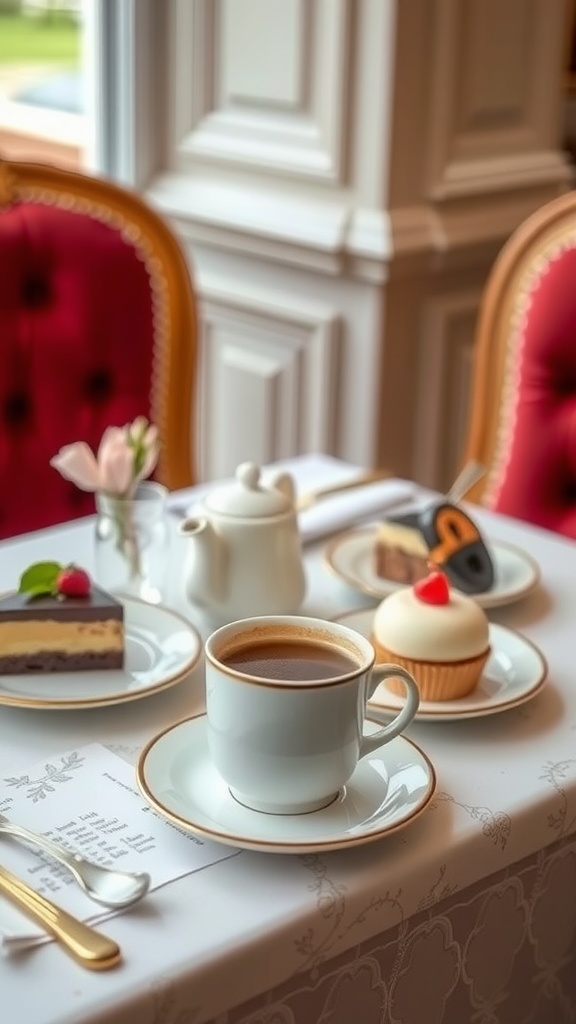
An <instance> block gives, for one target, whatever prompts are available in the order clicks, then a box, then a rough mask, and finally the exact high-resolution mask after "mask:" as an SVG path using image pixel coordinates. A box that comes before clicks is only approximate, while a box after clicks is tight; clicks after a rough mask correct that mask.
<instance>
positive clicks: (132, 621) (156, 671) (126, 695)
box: [0, 597, 202, 710]
mask: <svg viewBox="0 0 576 1024" xmlns="http://www.w3.org/2000/svg"><path fill="white" fill-rule="evenodd" d="M120 600H121V601H122V603H123V605H124V626H125V645H124V646H125V659H124V661H125V665H124V669H119V670H115V669H111V670H110V671H94V672H46V673H42V672H33V673H30V674H29V675H12V676H9V675H4V676H2V675H0V705H11V706H17V707H25V708H40V709H46V710H70V709H73V708H98V707H106V706H107V705H108V704H120V703H122V702H123V701H129V700H138V699H139V698H140V697H149V696H151V694H153V693H158V691H159V690H165V689H167V688H168V687H169V686H174V684H175V683H178V682H180V681H181V680H182V679H184V678H185V677H186V676H187V675H188V673H189V672H191V671H192V669H193V668H194V666H195V665H196V663H197V661H198V659H199V658H200V655H201V653H202V641H201V639H200V636H199V635H198V633H197V631H196V630H195V629H194V627H193V626H192V625H191V624H190V623H189V622H187V621H186V619H184V618H183V617H182V616H180V615H178V614H177V613H176V612H173V611H171V610H170V609H169V608H164V607H163V606H162V605H152V604H148V603H147V602H146V601H141V600H140V599H139V598H132V597H120Z"/></svg>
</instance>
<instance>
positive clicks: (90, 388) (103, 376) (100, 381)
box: [84, 369, 112, 402]
mask: <svg viewBox="0 0 576 1024" xmlns="http://www.w3.org/2000/svg"><path fill="white" fill-rule="evenodd" d="M84 392H85V394H86V397H87V398H89V399H90V400H91V401H92V402H102V401H103V400H104V399H105V398H108V397H109V395H110V394H111V392H112V376H111V374H110V372H109V371H108V370H104V369H100V370H94V371H93V372H92V373H90V374H89V375H88V377H86V380H85V383H84Z"/></svg>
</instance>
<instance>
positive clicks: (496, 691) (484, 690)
mask: <svg viewBox="0 0 576 1024" xmlns="http://www.w3.org/2000/svg"><path fill="white" fill-rule="evenodd" d="M373 619H374V608H367V609H366V608H364V609H362V611H353V612H347V613H346V614H344V615H339V616H338V618H337V619H336V621H337V622H343V623H344V624H345V625H346V626H350V627H351V629H356V630H357V631H358V633H361V634H362V635H363V636H365V637H366V638H367V639H368V640H369V639H370V637H371V634H372V622H373ZM489 630H490V647H491V652H490V655H489V657H488V661H487V662H486V665H485V666H484V671H483V673H482V675H481V677H480V681H479V682H478V684H477V686H476V687H475V688H474V689H473V691H472V693H469V694H468V696H467V697H459V698H458V700H437V701H436V700H434V701H433V700H424V701H421V702H420V707H419V708H418V711H417V712H416V718H417V719H418V720H419V721H427V722H429V721H432V722H447V721H452V720H453V719H463V718H477V717H480V716H482V715H493V714H496V713H497V712H499V711H507V710H508V708H515V707H518V705H519V704H524V703H526V701H528V700H531V699H532V697H535V696H536V694H537V693H538V692H539V691H540V690H541V689H542V687H543V685H544V683H545V682H546V677H547V675H548V666H547V664H546V659H545V658H544V655H543V654H542V652H541V651H540V650H539V649H538V648H537V647H536V645H535V644H533V643H532V642H531V641H530V640H527V639H526V637H524V636H522V634H521V633H517V632H516V631H515V630H513V629H508V628H507V627H506V626H500V625H497V624H496V623H494V622H491V623H490V624H489ZM401 706H402V699H401V698H400V697H398V696H396V694H394V693H392V692H391V691H390V690H389V689H388V688H387V686H386V683H381V684H380V686H379V687H378V689H377V690H376V693H375V694H374V696H373V697H372V700H371V701H370V703H369V708H370V709H371V710H372V711H374V712H390V713H396V711H398V709H399V708H400V707H401Z"/></svg>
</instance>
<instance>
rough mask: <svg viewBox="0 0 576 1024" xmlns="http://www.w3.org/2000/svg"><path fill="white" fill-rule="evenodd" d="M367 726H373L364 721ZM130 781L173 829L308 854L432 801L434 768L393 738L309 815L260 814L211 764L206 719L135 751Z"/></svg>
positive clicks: (387, 825)
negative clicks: (133, 776) (134, 769)
mask: <svg viewBox="0 0 576 1024" xmlns="http://www.w3.org/2000/svg"><path fill="white" fill-rule="evenodd" d="M366 728H367V731H369V730H372V731H373V730H374V729H376V728H379V726H376V725H375V723H373V722H368V723H367V726H366ZM137 779H138V785H139V787H140V790H141V792H142V794H143V795H144V797H145V798H146V800H148V801H149V802H150V804H151V805H152V807H154V808H155V810H157V811H159V813H160V814H161V815H163V816H164V817H165V818H168V820H169V821H172V822H174V823H175V824H176V825H178V826H179V827H180V828H183V829H186V830H187V831H190V832H194V833H197V834H198V835H201V836H203V837H204V838H205V839H214V840H217V841H218V842H221V843H226V844H228V845H231V846H237V847H241V848H243V849H246V850H260V851H262V852H264V853H313V852H317V851H321V850H339V849H341V848H342V847H349V846H360V845H362V844H363V843H369V842H372V841H373V840H375V839H380V838H381V837H382V836H385V835H389V834H390V833H391V832H395V831H396V830H397V829H400V828H403V827H404V826H405V825H408V824H409V822H411V821H414V820H415V818H417V817H418V815H419V814H421V812H422V811H423V810H424V808H425V807H426V806H427V804H428V803H429V802H430V800H431V799H432V795H433V793H434V789H435V787H436V776H435V772H434V768H433V767H432V764H431V763H430V761H429V759H428V758H427V757H426V755H425V754H423V753H422V751H421V750H420V749H419V748H418V747H417V746H416V745H415V744H414V743H412V742H411V741H410V740H407V739H406V738H405V737H404V736H399V737H397V738H396V739H394V740H391V741H390V742H389V743H387V744H385V745H384V746H382V747H380V748H379V749H378V750H377V751H375V752H374V753H372V754H370V756H369V757H365V758H364V759H363V760H362V761H360V762H359V763H358V766H357V768H356V771H355V772H354V774H353V775H352V778H351V779H350V781H349V782H348V783H347V784H346V786H345V787H344V789H343V791H342V793H341V794H340V796H339V797H337V799H336V800H335V801H334V803H332V804H330V806H329V807H324V808H322V810H320V811H313V812H312V813H310V814H263V813H261V812H260V811H252V810H250V809H249V808H248V807H243V806H242V805H241V804H239V803H237V801H236V800H235V799H234V797H232V796H231V795H230V792H229V790H228V787H227V785H226V783H225V782H224V781H223V779H222V778H221V776H220V775H219V774H218V772H217V771H216V769H215V768H214V767H213V765H212V763H211V761H210V757H209V753H208V741H207V737H206V716H205V715H199V716H197V717H195V718H188V719H186V720H185V721H184V722H179V723H177V724H176V725H173V726H171V727H170V728H169V729H167V730H165V731H164V732H162V733H160V734H159V735H158V736H156V737H155V738H154V739H153V740H151V741H150V743H148V745H147V746H146V747H145V748H144V750H143V751H142V753H141V755H140V758H139V761H138V766H137Z"/></svg>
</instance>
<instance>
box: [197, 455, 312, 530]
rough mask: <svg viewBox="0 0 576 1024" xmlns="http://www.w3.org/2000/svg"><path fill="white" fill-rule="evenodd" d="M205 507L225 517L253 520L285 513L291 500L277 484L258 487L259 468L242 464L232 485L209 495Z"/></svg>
mask: <svg viewBox="0 0 576 1024" xmlns="http://www.w3.org/2000/svg"><path fill="white" fill-rule="evenodd" d="M287 490H288V493H287ZM206 506H207V508H209V509H210V510H211V511H213V512H221V513H223V514H224V515H227V516H246V517H247V518H254V519H256V518H258V517H264V516H274V515H277V514H278V513H280V512H288V511H289V509H291V508H292V507H293V499H292V494H291V493H289V489H286V488H284V487H283V485H282V483H281V482H280V481H279V482H278V485H277V486H276V487H274V486H273V487H270V488H267V487H262V485H261V483H260V468H259V466H257V465H256V464H255V463H254V462H243V463H241V465H240V466H238V468H237V470H236V479H235V481H234V483H233V484H228V485H227V486H226V487H220V488H218V490H216V491H214V492H213V493H212V494H209V495H208V497H207V499H206Z"/></svg>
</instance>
